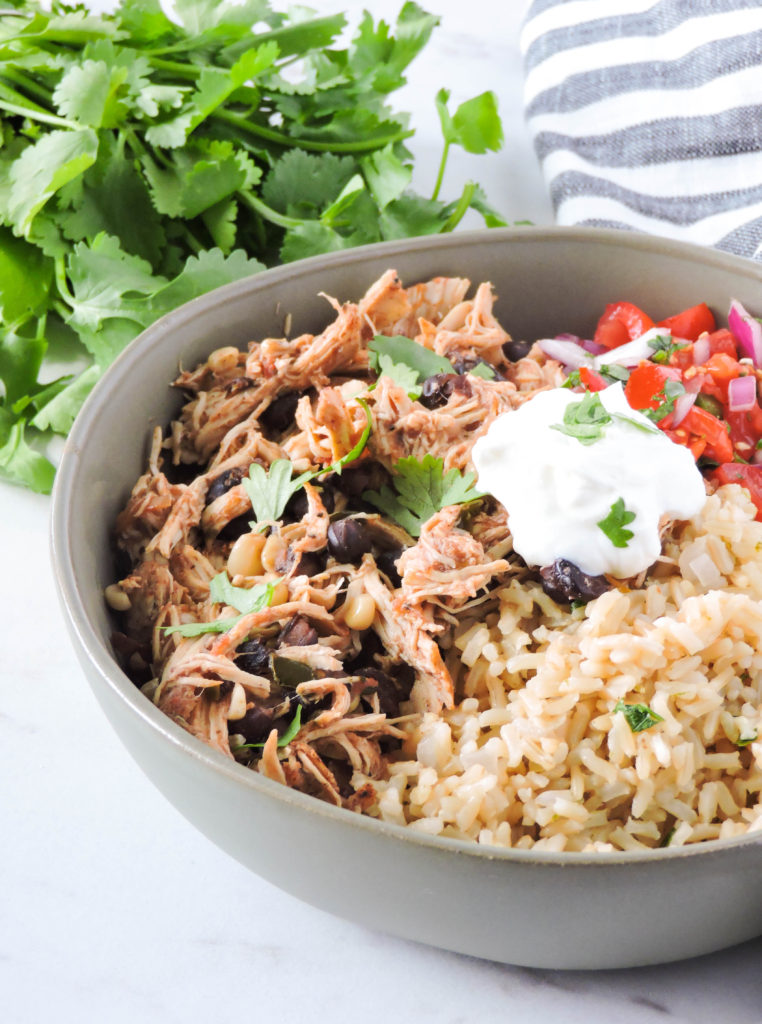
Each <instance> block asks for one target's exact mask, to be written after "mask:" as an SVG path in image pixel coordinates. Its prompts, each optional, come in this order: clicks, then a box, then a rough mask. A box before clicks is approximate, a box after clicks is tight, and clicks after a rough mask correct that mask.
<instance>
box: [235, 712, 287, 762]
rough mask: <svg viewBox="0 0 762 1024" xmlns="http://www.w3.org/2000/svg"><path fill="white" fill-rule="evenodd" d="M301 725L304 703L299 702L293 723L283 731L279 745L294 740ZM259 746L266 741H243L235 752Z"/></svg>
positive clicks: (284, 744)
mask: <svg viewBox="0 0 762 1024" xmlns="http://www.w3.org/2000/svg"><path fill="white" fill-rule="evenodd" d="M301 727H302V705H301V704H297V706H296V713H295V715H294V717H293V719H292V721H291V724H290V725H289V727H288V729H286V731H285V732H284V733H283V735H282V736H280V737H279V739H278V746H279V747H286V746H288V744H289V743H290V742H291V740H293V739H294V738H295V737H296V735H297V733H298V732H299V730H300V729H301ZM259 747H264V743H241V744H240V745H239V746H237V747H235V749H234V750H233V753H234V754H235V753H236V751H238V750H255V749H258V748H259Z"/></svg>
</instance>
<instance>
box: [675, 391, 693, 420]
mask: <svg viewBox="0 0 762 1024" xmlns="http://www.w3.org/2000/svg"><path fill="white" fill-rule="evenodd" d="M695 401H696V395H695V394H693V392H691V391H686V392H685V394H684V395H680V397H679V398H676V399H675V406H674V409H673V410H672V424H671V426H672V427H679V426H680V424H681V423H682V422H683V420H684V419H685V417H686V416H687V415H688V413H689V412H690V411H691V409H692V408H693V403H694V402H695Z"/></svg>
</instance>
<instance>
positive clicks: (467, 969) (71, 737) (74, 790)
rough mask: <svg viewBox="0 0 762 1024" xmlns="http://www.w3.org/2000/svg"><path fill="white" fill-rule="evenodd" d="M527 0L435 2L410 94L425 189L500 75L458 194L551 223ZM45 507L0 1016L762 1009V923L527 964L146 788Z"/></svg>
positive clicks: (18, 579) (2, 829)
mask: <svg viewBox="0 0 762 1024" xmlns="http://www.w3.org/2000/svg"><path fill="white" fill-rule="evenodd" d="M316 6H318V7H320V9H321V10H323V9H326V10H328V9H332V10H334V9H345V10H353V11H359V10H361V8H362V6H363V5H362V4H361V3H355V2H353V0H349V2H343V3H339V2H337V3H334V2H333V0H332V2H331V3H330V4H329V3H325V4H317V5H316ZM366 6H370V7H371V8H372V9H373V12H374V14H384V15H387V16H388V15H389V14H390V13H392V12H394V11H395V10H396V8H397V4H396V3H395V4H392V3H386V2H383V3H380V2H373V0H371V2H368V3H366ZM524 6H525V3H524V0H506V2H505V3H504V4H503V5H502V6H500V5H498V4H497V3H496V2H494V0H471V2H470V3H469V4H456V3H454V2H453V0H438V2H431V3H429V8H430V9H433V10H435V11H436V12H437V13H439V14H441V15H442V26H441V28H440V29H439V30H438V32H437V34H436V36H435V41H434V42H432V44H431V45H430V46H429V47H427V49H426V51H425V53H424V55H423V56H422V57H421V58H420V60H419V62H418V63H417V65H415V66H414V70H413V71H412V73H411V75H410V85H409V86H408V87H407V90H406V92H405V94H403V95H401V96H400V99H399V105H400V107H401V108H403V109H410V110H413V111H415V115H416V117H415V123H416V126H417V127H418V129H419V136H418V138H417V139H416V140H415V142H414V145H413V148H414V149H415V151H416V153H417V155H418V159H419V163H420V173H419V178H418V184H419V187H420V188H421V189H423V188H424V187H425V186H426V185H427V184H429V182H430V181H433V176H434V168H435V166H436V161H437V160H438V149H437V144H436V138H437V132H438V129H436V123H435V114H434V107H433V97H434V94H435V92H436V90H437V89H438V88H439V87H440V86H442V85H447V86H449V87H450V88H451V89H452V92H453V100H454V101H455V102H460V101H461V100H462V99H465V98H467V97H468V96H470V95H474V94H475V93H477V92H480V91H482V90H483V89H487V88H492V89H495V91H496V92H497V93H498V94H499V96H500V101H501V107H502V113H503V116H504V122H505V127H506V136H507V139H508V142H507V145H506V149H505V151H504V153H502V154H499V155H490V156H488V157H485V158H478V159H476V158H474V159H472V158H466V157H464V156H463V155H462V154H459V153H457V152H455V153H453V155H452V162H451V167H450V171H449V173H448V178H447V181H446V189H447V194H448V195H450V194H453V195H454V194H455V192H456V190H457V188H458V186H459V184H460V183H461V182H462V180H463V179H464V178H465V177H468V176H469V175H471V174H473V175H474V176H475V177H477V178H478V180H480V181H481V182H482V184H484V185H485V187H486V188H487V191H488V193H489V195H490V196H491V198H492V201H493V203H494V204H495V205H497V206H499V207H501V208H502V209H503V210H504V211H505V213H506V215H507V216H508V217H509V218H511V219H514V218H515V219H525V218H528V219H532V220H534V221H535V222H537V223H549V222H550V221H551V214H550V210H549V207H548V202H547V199H546V197H545V194H544V190H543V186H542V181H541V179H540V175H539V171H538V169H537V164H536V161H535V159H534V155H533V153H532V150H531V146H530V143H529V140H528V138H527V135H526V132H525V129H524V127H523V124H522V120H521V70H520V59H519V55H518V43H517V37H518V25H519V22H520V19H521V15H522V13H523V9H524ZM429 187H430V185H429ZM48 511H49V502H48V500H47V499H45V498H42V497H39V496H36V495H32V494H29V493H27V492H24V491H21V490H18V489H16V488H13V487H10V486H6V485H2V484H0V521H1V522H2V532H1V533H0V537H1V538H2V539H1V540H0V544H1V545H2V565H3V567H4V579H5V584H4V588H3V597H2V598H1V599H0V600H2V613H3V614H2V622H3V648H2V655H0V663H1V664H2V672H1V673H0V764H1V765H2V786H1V787H0V814H1V816H0V823H1V824H0V1020H2V1021H3V1024H39V1022H42V1021H47V1020H50V1021H55V1022H56V1024H68V1022H69V1021H72V1022H73V1021H76V1022H90V1021H102V1022H106V1024H133V1022H136V1021H140V1022H145V1024H154V1022H161V1024H176V1022H177V1024H180V1022H185V1024H187V1022H195V1021H208V1020H224V1021H235V1022H237V1021H249V1020H253V1021H260V1020H274V1021H277V1022H278V1024H289V1022H292V1021H300V1022H305V1021H306V1022H312V1021H321V1020H324V1019H328V1020H332V1021H333V1022H335V1024H349V1022H353V1024H354V1022H355V1021H360V1022H362V1024H387V1022H388V1021H389V1020H392V1019H394V1020H396V1021H399V1022H403V1024H406V1022H413V1021H415V1022H416V1024H425V1022H429V1021H430V1022H435V1021H436V1022H437V1024H460V1022H463V1024H465V1022H470V1021H479V1022H481V1024H491V1022H493V1021H494V1022H501V1024H502V1022H505V1021H511V1022H514V1024H524V1022H534V1021H537V1020H543V1019H544V1020H547V1021H549V1022H553V1024H577V1022H579V1024H582V1022H586V1024H587V1022H593V1021H599V1020H600V1021H607V1022H608V1021H610V1020H612V1019H614V1020H616V1021H617V1022H618V1024H650V1022H656V1021H661V1020H664V1019H665V1018H667V1017H670V1018H671V1019H673V1020H675V1021H685V1022H691V1024H704V1022H706V1024H710V1022H711V1024H714V1022H716V1021H729V1020H734V1019H737V1020H744V1021H757V1020H762V1009H760V1007H762V974H761V973H760V971H759V966H758V964H759V958H760V954H762V940H757V941H754V942H750V943H747V944H745V945H743V946H740V947H737V948H735V949H732V950H728V951H725V952H722V953H717V954H714V955H712V956H707V957H703V958H701V959H699V960H693V961H686V962H683V963H679V964H672V965H666V966H663V967H653V968H642V969H637V970H627V971H612V972H607V973H602V972H601V973H595V972H571V973H563V972H556V971H540V970H530V969H526V968H518V967H509V966H503V965H500V964H494V963H489V962H483V961H478V960H473V959H469V958H467V957H463V956H458V955H455V954H451V953H445V952H442V951H439V950H436V949H430V948H427V947H424V946H418V945H415V944H413V943H409V942H405V941H402V940H399V939H394V938H389V937H387V936H384V935H381V934H377V933H375V932H372V931H367V930H364V929H362V928H360V927H358V926H356V925H353V924H348V923H346V922H344V921H341V920H338V919H336V918H334V917H331V916H329V915H328V914H325V913H323V912H320V911H318V910H314V909H313V908H311V907H309V906H307V905H305V904H303V903H300V902H298V901H297V900H295V899H294V898H292V897H290V896H288V895H285V894H284V893H282V892H280V891H279V890H277V889H275V888H273V887H272V886H271V885H269V884H268V883H266V882H264V881H262V880H260V879H259V878H258V877H256V876H255V875H252V874H250V873H249V872H247V871H246V870H245V869H244V868H242V867H241V866H239V865H238V864H237V863H236V862H235V861H233V860H232V859H230V858H229V857H228V856H227V855H225V854H223V853H222V852H220V851H219V850H218V849H217V848H216V847H214V846H213V845H212V844H211V843H210V842H209V841H208V840H207V839H205V838H204V837H203V836H202V835H201V834H200V833H198V832H196V831H195V830H194V829H193V828H192V827H191V826H190V825H189V824H188V823H187V822H186V821H185V820H184V819H183V818H181V817H180V815H179V814H178V813H177V812H176V811H175V810H174V808H173V807H171V806H170V805H169V804H168V803H167V802H166V801H165V799H164V798H163V797H162V796H161V795H160V794H159V793H158V791H157V790H155V789H154V787H153V786H152V784H151V783H150V781H149V780H148V779H146V778H145V777H144V776H143V775H142V774H141V772H140V771H139V769H138V768H137V767H136V765H135V764H134V763H133V762H132V761H131V759H130V758H129V757H128V755H127V754H126V752H125V751H124V750H123V749H122V747H121V745H120V744H119V742H118V740H117V739H116V737H115V735H114V733H113V732H112V730H111V727H110V726H109V725H108V723H107V722H106V720H105V718H104V717H103V715H102V713H101V711H100V709H99V708H98V706H97V705H96V702H95V699H94V697H93V696H92V694H91V693H90V691H89V689H88V687H87V685H86V683H85V681H84V678H83V675H82V673H81V671H80V669H79V667H78V665H77V663H76V661H75V659H74V655H73V652H72V649H71V646H70V644H69V640H68V637H67V635H66V633H65V630H64V626H63V620H62V616H61V613H60V611H59V608H58V604H57V600H56V596H55V594H54V591H53V581H52V576H51V571H50V568H49V561H48V539H47V529H48Z"/></svg>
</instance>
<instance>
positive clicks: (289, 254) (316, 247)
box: [280, 221, 353, 263]
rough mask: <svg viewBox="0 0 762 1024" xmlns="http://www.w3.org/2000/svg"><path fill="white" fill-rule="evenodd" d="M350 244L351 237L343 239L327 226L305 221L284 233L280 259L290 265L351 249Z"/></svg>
mask: <svg viewBox="0 0 762 1024" xmlns="http://www.w3.org/2000/svg"><path fill="white" fill-rule="evenodd" d="M352 244H353V242H352V238H351V237H348V238H345V237H344V236H343V235H340V234H339V232H338V231H334V230H333V228H329V227H328V225H327V224H321V223H320V222H319V221H306V222H305V223H304V224H300V225H299V227H296V228H290V229H289V230H288V231H287V232H286V235H285V238H284V240H283V245H282V246H281V249H280V258H281V260H282V262H283V263H291V262H292V261H294V260H303V259H307V257H309V256H320V255H322V254H323V253H328V252H338V251H339V250H340V249H351V247H352Z"/></svg>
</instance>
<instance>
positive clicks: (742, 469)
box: [540, 300, 762, 520]
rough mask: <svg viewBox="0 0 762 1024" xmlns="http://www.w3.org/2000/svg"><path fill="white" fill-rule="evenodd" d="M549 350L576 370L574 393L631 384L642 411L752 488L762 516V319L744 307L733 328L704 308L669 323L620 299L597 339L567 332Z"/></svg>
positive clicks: (706, 463) (736, 308)
mask: <svg viewBox="0 0 762 1024" xmlns="http://www.w3.org/2000/svg"><path fill="white" fill-rule="evenodd" d="M540 345H541V347H542V348H543V349H544V350H545V352H546V354H547V355H549V356H551V358H555V359H559V360H560V361H561V362H563V363H564V365H565V366H566V368H567V370H568V371H569V376H568V379H567V382H566V386H567V387H572V388H575V389H582V390H587V391H601V390H603V389H604V388H606V387H608V386H609V385H610V384H611V383H613V382H614V381H621V382H622V383H623V385H624V392H625V395H626V397H627V400H628V402H629V404H630V405H631V406H632V408H633V409H638V410H640V411H641V412H643V413H644V414H645V415H646V416H647V417H648V418H649V419H651V420H652V421H653V422H654V423H655V424H656V425H657V426H658V427H659V429H661V430H663V431H664V433H665V434H667V435H668V437H670V438H671V440H672V441H674V442H675V443H676V444H681V445H685V446H686V447H687V448H688V449H689V450H690V451H691V453H692V454H693V456H694V458H695V459H696V461H697V464H698V466H699V467H700V468H701V470H702V472H703V473H704V475H705V476H706V477H708V478H709V479H711V480H714V481H715V482H716V483H717V484H726V483H738V484H740V485H741V486H742V487H745V488H747V490H748V491H749V494H750V495H751V499H752V501H753V502H754V504H755V505H756V507H757V510H758V512H757V519H760V520H762V408H760V404H759V388H758V384H759V381H760V380H762V322H760V320H758V319H756V318H755V317H753V316H751V315H750V314H749V313H748V312H747V311H746V310H745V309H744V307H743V306H742V305H741V303H740V302H738V301H736V300H733V301H732V302H731V305H730V311H729V314H728V326H727V327H718V325H717V323H716V321H715V317H714V314H713V313H712V311H711V310H710V309H709V307H708V306H707V305H706V303H704V302H702V303H699V304H698V305H696V306H692V307H690V308H689V309H685V310H683V311H682V312H679V313H677V314H675V315H674V316H670V317H667V318H666V319H664V320H659V321H654V320H653V319H652V318H651V317H650V316H649V315H648V313H647V312H645V311H644V310H642V309H639V308H638V307H637V306H635V305H634V304H633V303H631V302H615V303H611V304H610V305H608V306H607V307H606V309H605V310H604V313H603V315H602V316H601V318H600V320H599V321H598V324H597V327H596V330H595V333H594V335H593V338H592V339H591V340H590V341H582V340H581V339H579V338H575V337H573V336H571V335H562V336H560V337H559V338H556V339H547V340H545V341H542V342H540Z"/></svg>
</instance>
